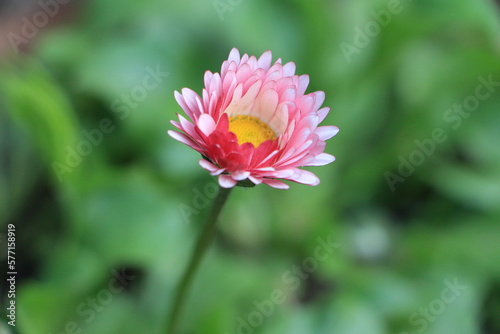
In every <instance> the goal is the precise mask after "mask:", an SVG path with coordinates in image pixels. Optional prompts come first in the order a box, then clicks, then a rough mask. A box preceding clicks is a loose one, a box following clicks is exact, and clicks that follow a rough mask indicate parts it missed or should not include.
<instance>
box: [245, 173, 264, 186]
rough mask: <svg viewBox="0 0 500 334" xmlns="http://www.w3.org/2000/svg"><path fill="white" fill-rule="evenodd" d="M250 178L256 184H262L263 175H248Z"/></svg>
mask: <svg viewBox="0 0 500 334" xmlns="http://www.w3.org/2000/svg"><path fill="white" fill-rule="evenodd" d="M248 179H249V180H250V181H252V182H253V183H254V184H256V185H257V184H261V183H262V178H261V177H255V176H252V175H250V176H249V177H248Z"/></svg>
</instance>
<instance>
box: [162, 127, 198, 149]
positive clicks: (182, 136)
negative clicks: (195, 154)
mask: <svg viewBox="0 0 500 334" xmlns="http://www.w3.org/2000/svg"><path fill="white" fill-rule="evenodd" d="M168 134H169V135H170V137H172V138H174V139H175V140H178V141H180V142H181V143H183V144H186V145H187V146H189V147H191V148H193V149H195V150H197V151H198V150H199V149H200V146H199V145H198V144H197V143H196V142H195V141H193V140H192V139H191V138H189V137H188V136H186V135H185V134H183V133H180V132H177V131H172V130H168Z"/></svg>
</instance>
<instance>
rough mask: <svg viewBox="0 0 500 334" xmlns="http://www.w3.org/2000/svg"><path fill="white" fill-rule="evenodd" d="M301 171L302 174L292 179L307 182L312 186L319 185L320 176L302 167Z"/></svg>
mask: <svg viewBox="0 0 500 334" xmlns="http://www.w3.org/2000/svg"><path fill="white" fill-rule="evenodd" d="M299 171H300V174H299V175H298V176H296V177H294V178H293V179H291V180H292V181H295V182H297V183H302V184H307V185H310V186H317V185H318V184H319V178H318V177H317V176H316V175H314V174H313V173H311V172H309V171H307V170H302V169H299Z"/></svg>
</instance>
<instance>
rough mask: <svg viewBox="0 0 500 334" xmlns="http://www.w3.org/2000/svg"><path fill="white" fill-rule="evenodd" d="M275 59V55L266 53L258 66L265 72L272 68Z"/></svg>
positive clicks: (261, 57)
mask: <svg viewBox="0 0 500 334" xmlns="http://www.w3.org/2000/svg"><path fill="white" fill-rule="evenodd" d="M272 59H273V54H272V53H271V51H266V52H264V53H263V54H262V56H260V58H259V60H258V61H257V65H258V66H259V67H260V68H263V69H264V70H265V71H267V70H268V69H269V67H271V60H272Z"/></svg>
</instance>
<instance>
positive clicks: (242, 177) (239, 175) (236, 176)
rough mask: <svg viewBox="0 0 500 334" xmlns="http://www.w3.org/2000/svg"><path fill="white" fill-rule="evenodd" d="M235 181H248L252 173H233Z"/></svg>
mask: <svg viewBox="0 0 500 334" xmlns="http://www.w3.org/2000/svg"><path fill="white" fill-rule="evenodd" d="M232 176H233V179H235V180H237V181H242V180H245V179H247V178H248V177H249V176H250V172H246V171H245V172H235V173H233V175H232Z"/></svg>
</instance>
